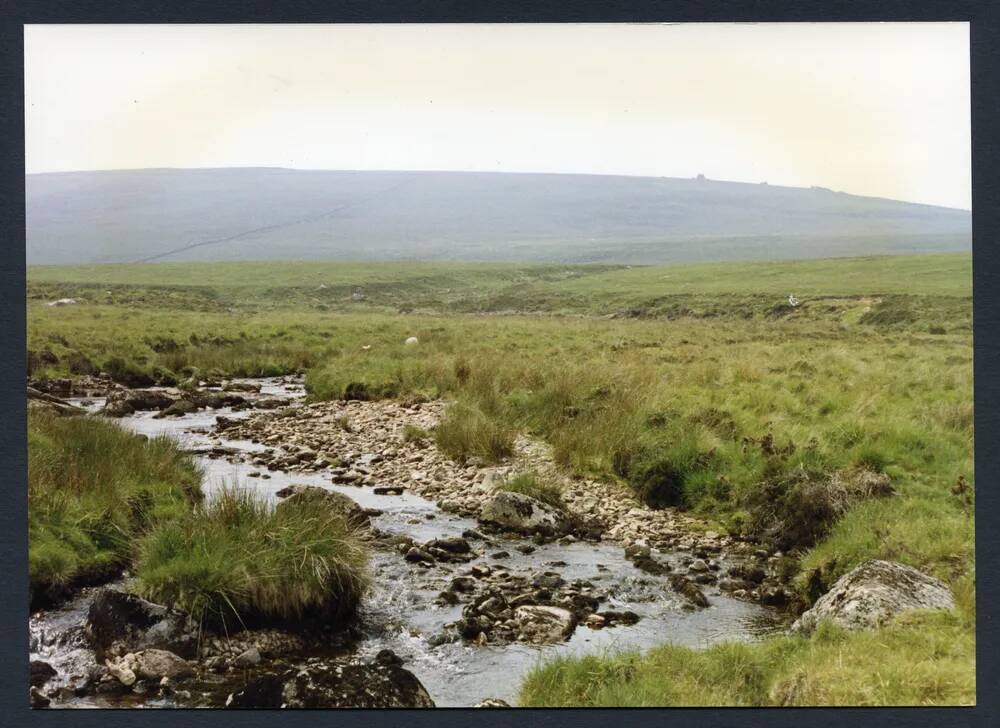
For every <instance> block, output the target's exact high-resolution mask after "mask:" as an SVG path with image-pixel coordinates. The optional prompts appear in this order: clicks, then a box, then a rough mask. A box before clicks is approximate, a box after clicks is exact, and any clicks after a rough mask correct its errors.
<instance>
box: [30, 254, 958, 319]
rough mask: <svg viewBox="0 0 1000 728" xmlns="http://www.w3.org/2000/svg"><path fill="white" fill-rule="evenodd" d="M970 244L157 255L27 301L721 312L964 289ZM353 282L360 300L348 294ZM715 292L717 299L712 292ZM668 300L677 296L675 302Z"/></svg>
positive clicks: (59, 274) (87, 269)
mask: <svg viewBox="0 0 1000 728" xmlns="http://www.w3.org/2000/svg"><path fill="white" fill-rule="evenodd" d="M971 280H972V257H971V256H970V255H968V254H937V255H913V256H885V257H878V258H843V259H833V260H804V261H794V262H780V263H762V262H752V263H707V264H690V265H676V266H638V267H632V266H612V265H572V266H570V265H514V264H506V263H324V262H308V263H282V262H274V263H157V264H150V265H106V266H74V267H62V266H34V267H32V268H31V269H30V271H29V274H28V281H29V291H28V295H29V299H50V298H59V297H78V298H81V299H84V300H86V301H89V302H93V303H119V304H123V303H128V304H135V305H165V306H171V305H172V306H175V307H181V306H184V307H189V308H191V309H192V310H225V309H227V308H241V307H243V308H252V309H255V310H260V309H262V308H283V309H288V308H306V309H314V310H359V309H360V310H371V309H373V308H382V309H387V310H392V311H395V310H399V309H403V310H405V311H419V310H427V311H438V312H469V311H487V312H491V311H520V312H547V313H551V312H577V313H589V314H606V313H612V312H615V311H619V310H625V309H635V310H640V311H642V310H649V311H651V312H655V311H656V310H657V309H664V308H666V307H668V306H669V304H670V303H672V302H677V303H684V302H685V301H684V300H683V299H677V297H686V302H687V303H689V304H690V303H692V302H695V303H698V304H699V305H700V306H701V308H703V309H707V310H708V311H711V310H712V309H713V306H714V307H715V308H717V309H718V310H720V311H721V310H724V309H726V308H729V307H732V306H734V305H739V304H740V303H741V302H742V303H744V304H745V305H746V304H749V303H750V301H744V299H745V298H746V297H747V296H750V297H751V300H752V296H753V295H755V294H769V295H777V296H780V297H781V298H782V299H783V298H784V297H785V296H787V295H788V294H790V293H791V294H794V295H796V296H798V297H800V298H801V297H803V296H855V295H882V294H913V295H925V296H967V295H969V292H970V287H971ZM358 292H360V293H361V294H362V295H363V296H364V299H363V300H355V297H354V294H355V293H358ZM720 296H721V297H722V298H721V300H720V298H719V297H720ZM675 299H676V301H675Z"/></svg>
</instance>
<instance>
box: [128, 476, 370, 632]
mask: <svg viewBox="0 0 1000 728" xmlns="http://www.w3.org/2000/svg"><path fill="white" fill-rule="evenodd" d="M367 559H368V554H367V549H366V546H365V543H364V539H363V538H362V537H361V535H360V534H359V533H358V532H356V531H355V530H354V529H352V528H351V527H350V526H349V525H348V524H347V523H346V521H345V520H344V518H343V517H342V516H341V515H339V514H337V513H335V512H333V511H331V510H329V509H328V508H326V507H325V506H324V505H323V503H322V502H321V501H299V502H289V503H284V504H281V506H280V507H278V508H277V509H274V508H272V507H271V506H269V505H268V504H267V503H266V502H265V501H264V500H263V499H262V498H261V497H259V496H257V495H256V494H254V493H253V492H251V491H246V490H240V489H235V488H231V489H224V490H222V491H221V492H220V493H218V494H216V496H215V497H214V498H212V499H211V501H209V502H208V503H206V504H204V505H201V506H199V507H198V508H196V509H195V510H194V512H192V513H190V514H186V515H185V516H184V517H182V518H178V519H174V520H172V521H169V522H166V523H162V524H159V525H158V526H157V527H156V528H154V529H153V530H152V531H151V533H149V535H148V536H147V537H146V538H145V539H143V540H142V542H141V543H140V545H139V549H138V555H137V558H136V564H135V575H136V577H137V588H138V590H139V592H140V593H141V594H143V595H144V596H146V597H148V598H149V599H151V600H153V601H156V602H159V603H164V604H171V605H175V606H177V607H179V608H181V609H183V610H185V611H187V612H189V613H191V614H192V615H194V617H195V618H196V619H198V620H199V621H201V622H203V623H208V624H213V625H217V626H226V627H227V628H228V629H232V628H233V627H234V626H237V625H240V624H250V623H283V624H291V625H298V626H302V625H304V624H306V623H309V624H313V625H315V624H320V625H323V626H332V625H335V624H337V623H339V622H340V621H342V620H343V619H344V618H346V617H349V616H350V615H351V614H353V613H354V610H355V608H356V607H357V604H358V600H359V599H360V597H361V595H362V593H363V592H364V589H365V588H366V586H367V571H366V568H367Z"/></svg>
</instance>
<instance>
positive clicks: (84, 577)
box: [28, 412, 201, 601]
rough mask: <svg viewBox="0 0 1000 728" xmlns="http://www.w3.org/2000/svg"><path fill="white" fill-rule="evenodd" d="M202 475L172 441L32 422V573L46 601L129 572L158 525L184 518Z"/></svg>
mask: <svg viewBox="0 0 1000 728" xmlns="http://www.w3.org/2000/svg"><path fill="white" fill-rule="evenodd" d="M200 482H201V474H200V473H199V472H198V470H197V469H196V467H195V465H194V464H193V462H192V460H191V459H190V457H188V456H186V455H184V454H183V453H182V452H181V451H180V450H179V449H178V448H177V446H176V444H175V443H174V442H173V441H172V440H169V439H166V438H155V439H152V440H146V439H144V438H139V437H136V436H135V435H133V434H131V433H129V432H127V431H125V430H123V429H122V428H120V427H118V426H117V425H116V424H115V423H112V422H108V421H106V420H101V419H96V418H89V417H87V418H84V417H69V418H59V417H54V416H52V415H48V414H44V413H34V412H33V413H31V415H30V416H29V419H28V569H29V575H30V580H31V591H32V597H33V599H35V600H40V601H44V600H46V599H47V598H52V597H56V596H58V595H59V594H60V593H62V592H63V591H64V590H65V589H66V588H68V587H70V586H72V585H73V584H76V583H82V582H92V581H97V580H100V579H102V578H107V577H108V576H110V575H111V574H113V573H114V572H115V571H116V570H118V569H120V568H121V567H122V566H124V565H125V564H126V563H127V562H128V560H129V558H130V556H131V549H132V546H133V541H134V539H135V538H137V536H138V535H139V534H140V533H142V532H143V530H144V529H146V528H148V527H149V526H150V525H151V524H154V523H157V522H160V521H164V520H170V519H173V518H177V517H179V516H181V515H183V514H184V513H186V512H187V511H189V510H190V509H191V506H192V502H193V500H194V499H195V498H196V497H197V496H198V494H199V493H200V490H199V483H200Z"/></svg>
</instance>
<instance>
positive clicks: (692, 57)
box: [25, 23, 971, 208]
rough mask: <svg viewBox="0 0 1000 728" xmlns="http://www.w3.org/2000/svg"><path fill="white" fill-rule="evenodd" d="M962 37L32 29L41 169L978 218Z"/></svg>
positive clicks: (508, 29)
mask: <svg viewBox="0 0 1000 728" xmlns="http://www.w3.org/2000/svg"><path fill="white" fill-rule="evenodd" d="M968 35H969V31H968V25H967V24H966V23H870V24H868V23H865V24H860V23H859V24H853V23H829V24H826V23H820V24H777V23H775V24H684V25H611V24H599V25H405V26H403V25H395V26H393V25H339V26H337V25H311V26H309V25H242V26H235V25H228V26H226V25H146V26H136V25H131V26H129V25H114V26H112V25H89V26H88V25H65V26H57V25H50V26H39V25H35V26H26V27H25V102H26V103H25V117H26V118H25V123H26V139H25V147H26V155H27V159H26V171H27V172H29V173H33V172H49V171H67V170H93V169H131V168H142V167H235V166H241V167H246V166H268V167H292V168H299V169H385V170H389V169H393V170H478V171H509V172H578V173H594V174H625V175H650V176H665V177H693V176H695V175H697V174H699V173H701V174H704V175H706V176H707V177H709V178H712V179H725V180H738V181H746V182H760V181H765V180H766V181H768V182H769V183H770V184H781V185H792V186H801V187H808V186H810V185H820V186H823V187H830V188H833V189H836V190H842V191H845V192H852V193H855V194H862V195H874V196H879V197H890V198H895V199H901V200H908V201H913V202H925V203H931V204H940V205H948V206H952V207H962V208H969V207H970V206H971V171H970V170H971V149H970V116H969V113H970V112H969V44H968Z"/></svg>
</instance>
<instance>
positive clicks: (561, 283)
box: [28, 255, 975, 705]
mask: <svg viewBox="0 0 1000 728" xmlns="http://www.w3.org/2000/svg"><path fill="white" fill-rule="evenodd" d="M28 283H29V286H28V297H29V300H28V348H29V368H30V369H31V375H32V376H36V377H56V376H67V375H75V374H85V373H88V372H92V371H96V370H98V369H100V370H104V371H107V372H110V373H112V374H113V375H114V376H116V377H117V378H119V379H120V380H122V381H127V382H132V383H142V382H153V381H158V382H163V383H167V382H174V381H182V380H184V379H186V378H188V377H192V376H225V375H261V374H281V373H286V372H292V371H305V372H306V374H307V379H306V384H307V390H308V393H309V396H310V397H311V398H313V399H328V398H338V397H351V398H362V399H363V398H378V397H407V396H411V395H414V394H420V395H425V396H431V397H438V396H444V397H448V398H450V399H452V400H454V402H455V404H454V406H453V407H452V409H451V410H450V411H449V414H448V416H447V417H446V419H445V421H444V422H443V423H442V424H441V425H440V426H439V427H438V428H437V429H436V431H435V432H433V433H430V436H433V437H434V438H435V439H436V440H437V442H438V445H439V446H440V447H442V449H444V450H445V451H446V452H448V453H449V454H451V455H452V456H454V457H456V458H459V459H462V458H470V457H477V458H480V459H483V460H487V461H489V460H497V459H501V458H503V457H504V456H505V455H506V453H508V452H509V451H510V448H511V446H512V442H513V437H514V435H515V434H516V433H517V432H528V433H531V434H533V435H535V436H537V437H540V438H542V439H545V440H547V441H548V442H550V443H551V444H552V446H553V451H554V455H555V458H556V460H557V461H558V463H559V464H561V465H562V466H563V467H565V468H566V469H567V470H568V471H571V472H577V473H583V474H588V475H591V476H596V477H600V478H607V479H619V480H622V481H624V482H627V483H629V484H630V485H631V486H632V487H633V488H635V490H636V491H637V493H639V494H640V496H641V497H643V498H644V499H645V500H646V501H647V502H649V503H650V504H653V505H674V506H678V507H681V508H686V509H688V510H690V511H692V512H694V513H695V514H697V515H699V516H701V517H702V518H703V519H704V520H705V522H706V524H707V525H706V527H709V526H710V527H712V528H717V529H718V528H722V529H727V530H729V531H730V532H733V533H737V534H740V535H744V536H747V537H750V538H756V539H758V540H761V541H766V542H769V543H770V545H772V546H776V547H779V548H781V549H782V550H784V551H785V552H786V554H788V558H787V561H788V565H787V568H788V570H789V572H790V573H793V574H794V575H795V581H794V583H795V585H796V586H797V587H798V589H799V592H800V595H801V599H802V601H803V603H808V602H809V601H810V600H812V599H814V598H815V597H816V596H817V595H818V594H820V593H822V592H823V591H825V589H827V588H828V587H829V585H830V584H832V583H833V581H834V580H836V578H838V577H839V576H841V575H842V574H844V573H846V571H848V570H850V569H851V568H852V567H854V566H855V565H857V564H858V563H860V562H861V561H863V560H866V559H869V558H886V559H891V560H897V561H902V562H905V563H908V564H911V565H913V566H915V567H917V568H920V569H922V570H924V571H927V572H929V573H931V574H934V575H936V576H939V577H941V578H942V579H944V580H945V581H947V582H948V583H949V584H950V585H951V586H952V587H953V589H954V590H955V591H956V595H957V596H958V599H959V602H960V609H959V610H958V612H957V613H956V614H955V615H951V617H949V618H948V619H937V618H928V619H927V620H924V621H920V620H903V621H902V622H901V623H900V624H897V625H894V626H892V627H891V628H886V630H883V631H881V632H879V633H877V634H876V635H875V636H871V635H868V636H864V635H840V634H834V633H832V632H831V633H826V632H824V633H822V634H821V635H818V636H816V637H814V638H812V639H811V640H806V639H804V638H791V637H789V638H781V639H779V640H771V641H767V642H765V643H761V644H759V645H738V646H728V647H725V648H717V649H713V650H707V651H703V652H697V653H690V654H688V653H687V652H683V651H678V650H679V648H672V647H669V648H668V647H665V648H664V649H663V650H662V651H658V652H653V653H651V654H650V655H647V656H644V657H639V656H635V655H609V656H606V657H605V658H588V659H587V661H582V662H573V663H559V664H557V665H553V666H549V667H542V668H540V670H539V671H538V672H536V673H535V674H534V675H533V676H532V677H531V678H530V679H529V681H528V682H527V683H526V686H525V692H524V695H523V696H522V699H523V701H524V702H526V703H530V704H533V705H558V704H570V703H573V704H576V703H574V702H573V701H577V700H579V701H583V702H584V703H586V704H595V705H596V704H607V703H606V702H605V701H613V702H614V701H617V702H615V704H636V705H643V704H651V703H650V701H652V702H653V703H656V704H687V703H690V702H691V701H692V698H691V696H690V694H687V693H685V692H684V690H683V689H682V688H681V687H678V688H677V690H676V691H673V692H672V691H671V690H667V689H666V688H663V689H662V690H661V691H660V692H658V693H655V694H654V693H652V692H650V690H652V687H651V686H650V684H651V679H650V678H648V675H650V674H653V673H655V672H656V671H658V670H659V671H661V674H662V670H671V669H673V668H671V667H670V666H671V665H672V664H674V663H675V662H686V661H690V662H691V667H690V672H689V673H684V674H685V675H687V677H686V678H685V679H689V680H690V681H691V682H692V684H697V683H699V682H700V683H702V684H705V683H706V681H708V680H714V681H718V685H717V691H724V690H730V689H731V690H732V691H733V692H732V693H731V694H730V696H729V697H728V698H725V700H723V698H721V697H720V698H719V700H723V702H726V701H728V702H732V703H737V704H742V703H752V702H757V703H761V704H763V703H765V702H769V701H770V702H779V703H782V702H784V703H796V704H800V703H809V702H839V703H850V702H852V701H854V702H879V701H882V702H929V703H942V702H968V701H969V699H970V697H969V696H970V695H971V694H972V691H973V690H974V674H973V669H974V657H973V652H974V639H975V638H974V615H975V611H974V594H975V588H974V584H975V567H974V538H973V535H974V514H973V508H974V497H973V493H974V482H975V481H974V473H973V403H972V305H971V304H972V299H971V256H969V255H923V256H908V257H896V258H857V259H842V260H820V261H804V262H791V263H751V264H743V263H728V264H710V265H685V266H671V267H662V266H661V267H648V268H647V267H633V268H628V267H621V266H513V265H494V264H490V265H481V266H479V265H475V264H454V265H447V264H446V265H439V264H434V265H413V264H334V263H329V264H315V263H309V264H301V263H288V264H279V265H270V264H250V263H247V264H153V265H142V266H107V267H94V266H91V267H80V268H51V267H43V268H31V269H30V270H29V280H28ZM357 291H360V292H361V293H362V294H363V298H362V296H353V295H352V294H354V293H355V292H357ZM788 294H794V295H795V296H796V297H797V298H798V299H799V300H800V302H801V303H800V304H799V305H798V306H795V307H793V306H790V305H789V304H788V303H787V296H788ZM59 297H73V298H76V299H77V300H78V301H79V303H78V304H77V305H75V306H63V307H49V306H46V305H45V302H47V301H49V300H51V299H54V298H59ZM501 314H502V315H501ZM408 336H416V337H418V338H419V341H420V343H419V345H418V346H404V345H403V341H404V339H405V338H406V337H408ZM862 471H877V472H884V473H885V474H887V475H888V476H889V477H890V479H891V483H892V489H893V490H894V494H893V495H888V496H882V497H872V498H863V497H856V498H846V497H845V496H844V493H843V492H840V493H837V492H833V489H831V488H830V487H829V485H828V483H829V480H830V476H831V474H841V475H843V476H844V477H845V478H850V477H852V476H851V474H852V473H858V472H862ZM536 485H537V484H534V483H529V482H528V481H527V480H525V482H524V483H516V484H514V487H525V488H534V487H536ZM883 633H884V634H883ZM956 635H957V636H958V637H956ZM959 637H960V639H959ZM873 640H875V642H873ZM878 640H882V641H881V642H878ZM876 643H877V644H876ZM944 643H953V645H952V646H953V648H954V649H953V650H951V651H948V650H943V649H939V647H937V646H936V645H939V644H944ZM878 645H882V647H880V648H879V649H882V650H883V652H884V651H885V650H891V651H892V652H893V654H894V655H898V659H899V661H900V662H899V665H903V664H906V662H907V661H909V662H911V663H913V662H914V661H916V662H918V663H919V664H921V665H923V664H925V663H927V664H933V665H936V664H938V663H940V665H941V666H942V671H941V672H940V673H935V671H934V670H930V669H929V670H927V671H925V672H920V673H914V674H920V675H924V674H925V673H926V681H925V680H924V679H923V678H921V680H920V681H918V682H917V683H916V686H915V687H914V686H911V687H907V688H906V690H903V689H902V688H899V689H896V688H891V685H892V682H891V679H890V678H889V677H886V675H882V676H881V678H879V679H882V678H884V679H885V680H886V681H888V682H887V683H886V685H889V686H890V687H884V688H883V689H882V691H881V692H880V691H879V690H878V689H876V686H873V685H872V684H870V682H871V681H870V680H869V681H868V682H865V681H864V676H865V675H868V676H869V677H870V676H871V673H870V671H869V672H867V673H866V672H863V671H860V669H859V670H857V671H855V673H852V674H856V676H857V681H853V682H852V681H851V680H847V679H843V680H841V679H840V678H838V677H837V675H838V674H839V673H838V672H837V671H838V670H848V669H850V666H851V665H852V664H854V663H853V662H852V660H854V659H859V658H860V657H863V656H865V655H868V654H870V653H872V651H873V650H875V649H876V647H878ZM880 654H881V653H880ZM692 655H697V656H698V657H697V659H696V660H695V658H694V657H692ZM838 656H839V657H838ZM886 659H887V660H888V659H889V658H888V656H887V658H886ZM692 660H693V661H692ZM595 661H596V662H595ZM887 664H888V663H887ZM755 665H756V666H758V667H760V669H758V667H755ZM947 666H951V667H954V670H952V671H950V672H948V670H950V669H951V668H948V669H947V670H946V667H947ZM888 669H889V668H888V667H887V670H888ZM900 669H902V668H900ZM790 671H796V672H794V674H793V673H792V672H790ZM946 673H947V676H950V677H947V676H946ZM886 674H888V673H886ZM935 674H940V675H942V677H941V679H940V680H936V679H935V678H934V675H935ZM644 676H646V677H644ZM952 678H954V679H952ZM827 679H829V680H832V681H834V682H836V683H837V684H836V685H833V684H831V685H828V686H826V687H825V688H821V687H817V686H818V685H819V684H820V683H819V681H820V680H827ZM935 680H936V681H935ZM949 680H950V682H949ZM741 681H742V682H741ZM789 681H791V683H790V682H789ZM726 682H729V683H732V685H730V686H729V687H726V686H724V685H723V683H726ZM925 683H926V684H925ZM744 684H745V685H746V690H745V691H743V689H742V688H739V687H738V686H739V685H744ZM790 684H794V686H795V687H794V689H792V688H790V687H788V686H789V685H790ZM852 686H853V687H852ZM706 690H707V688H706ZM838 690H839V691H840V692H838ZM706 694H708V693H707V692H706ZM719 694H720V695H721V693H719ZM711 699H712V698H706V700H711ZM588 701H590V702H588Z"/></svg>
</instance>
